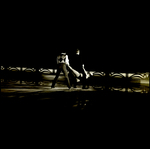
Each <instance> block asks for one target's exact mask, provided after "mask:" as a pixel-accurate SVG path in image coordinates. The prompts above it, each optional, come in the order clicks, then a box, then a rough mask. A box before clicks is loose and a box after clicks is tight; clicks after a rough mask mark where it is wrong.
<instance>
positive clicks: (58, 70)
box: [51, 67, 61, 88]
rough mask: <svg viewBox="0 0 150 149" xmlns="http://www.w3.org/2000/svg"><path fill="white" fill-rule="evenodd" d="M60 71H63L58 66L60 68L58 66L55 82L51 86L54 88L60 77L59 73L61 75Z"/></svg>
mask: <svg viewBox="0 0 150 149" xmlns="http://www.w3.org/2000/svg"><path fill="white" fill-rule="evenodd" d="M60 72H61V68H60V67H58V68H57V73H56V76H55V78H54V80H53V83H52V86H51V87H52V88H54V87H55V84H56V82H57V80H58V77H59V75H60Z"/></svg>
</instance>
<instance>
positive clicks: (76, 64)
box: [71, 49, 87, 89]
mask: <svg viewBox="0 0 150 149" xmlns="http://www.w3.org/2000/svg"><path fill="white" fill-rule="evenodd" d="M71 66H72V68H73V69H75V70H77V71H78V72H79V73H81V74H83V77H82V82H83V87H82V88H83V89H87V88H86V87H85V84H86V76H87V74H86V71H85V69H84V64H83V62H82V57H81V55H80V50H79V49H77V50H76V54H75V55H74V56H73V57H72V59H71ZM77 82H78V81H77V79H76V78H75V77H74V79H73V83H74V88H76V85H77Z"/></svg>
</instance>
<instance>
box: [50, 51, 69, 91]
mask: <svg viewBox="0 0 150 149" xmlns="http://www.w3.org/2000/svg"><path fill="white" fill-rule="evenodd" d="M68 64H69V59H68V55H66V53H65V52H64V53H61V54H59V55H58V56H57V73H56V77H55V79H54V80H53V83H52V86H51V87H52V88H54V87H55V84H56V82H57V79H58V77H59V75H60V73H61V71H63V73H64V75H65V77H66V82H67V86H68V88H69V89H70V88H71V86H70V80H69V77H68V72H67V66H66V65H68Z"/></svg>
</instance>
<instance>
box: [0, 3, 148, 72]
mask: <svg viewBox="0 0 150 149" xmlns="http://www.w3.org/2000/svg"><path fill="white" fill-rule="evenodd" d="M28 6H30V5H28ZM53 6H54V5H52V4H51V5H50V7H49V8H44V7H42V6H41V7H38V8H36V7H35V6H34V7H33V5H32V7H30V8H29V7H27V8H26V7H25V8H24V7H18V8H17V9H14V8H11V9H10V10H11V11H8V9H7V11H6V10H5V11H4V12H3V14H4V21H3V23H2V24H3V26H4V27H3V31H4V34H3V35H2V36H3V40H2V43H3V45H4V46H3V48H2V49H1V51H2V54H1V65H6V64H7V65H22V66H35V65H37V66H41V67H45V68H52V67H56V56H57V54H58V53H59V52H60V51H61V50H63V51H66V52H67V53H68V55H70V54H73V53H74V50H75V49H76V48H79V49H80V50H81V54H82V57H83V59H84V63H85V67H86V69H87V70H101V71H106V70H107V71H144V72H145V71H149V66H148V49H149V48H148V46H147V45H148V31H147V25H148V24H147V23H148V22H147V21H148V20H147V19H146V18H145V17H144V15H143V14H141V12H139V11H134V10H133V9H132V8H130V10H129V9H127V8H123V6H120V7H118V8H117V9H115V8H114V7H111V6H109V8H107V7H105V9H103V8H102V6H101V5H99V6H98V7H96V5H94V7H93V6H90V4H89V5H87V7H85V6H84V5H81V4H80V5H78V4H77V5H76V6H77V7H73V6H72V5H71V6H70V7H69V8H67V9H65V8H64V7H61V4H60V5H59V6H58V5H55V7H54V9H53ZM57 7H58V8H57ZM132 10H133V11H132ZM145 14H146V12H145Z"/></svg>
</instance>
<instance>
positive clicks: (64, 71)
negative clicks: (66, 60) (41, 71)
mask: <svg viewBox="0 0 150 149" xmlns="http://www.w3.org/2000/svg"><path fill="white" fill-rule="evenodd" d="M62 70H63V73H64V75H65V78H66V82H67V86H68V88H71V85H70V80H69V77H68V72H67V68H66V64H63V66H62Z"/></svg>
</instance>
